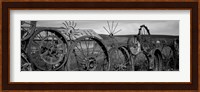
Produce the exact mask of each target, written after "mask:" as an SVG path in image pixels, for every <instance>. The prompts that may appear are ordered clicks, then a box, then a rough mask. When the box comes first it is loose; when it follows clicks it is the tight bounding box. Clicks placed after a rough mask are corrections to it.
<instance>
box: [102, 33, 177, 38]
mask: <svg viewBox="0 0 200 92" xmlns="http://www.w3.org/2000/svg"><path fill="white" fill-rule="evenodd" d="M99 35H100V36H101V37H102V38H103V39H108V38H109V36H108V35H106V34H99ZM132 36H135V35H115V37H127V38H129V37H132ZM151 38H170V39H178V38H179V36H174V35H151Z"/></svg>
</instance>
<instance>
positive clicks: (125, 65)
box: [109, 47, 132, 71]
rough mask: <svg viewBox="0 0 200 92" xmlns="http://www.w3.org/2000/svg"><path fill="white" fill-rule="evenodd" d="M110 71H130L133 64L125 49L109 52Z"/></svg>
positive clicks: (115, 49)
mask: <svg viewBox="0 0 200 92" xmlns="http://www.w3.org/2000/svg"><path fill="white" fill-rule="evenodd" d="M109 57H110V70H111V71H130V70H132V66H131V65H132V64H131V63H132V62H130V60H129V58H130V56H129V53H128V50H127V49H126V48H125V47H118V48H111V49H110V50H109Z"/></svg>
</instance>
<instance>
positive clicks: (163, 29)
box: [37, 20, 179, 35]
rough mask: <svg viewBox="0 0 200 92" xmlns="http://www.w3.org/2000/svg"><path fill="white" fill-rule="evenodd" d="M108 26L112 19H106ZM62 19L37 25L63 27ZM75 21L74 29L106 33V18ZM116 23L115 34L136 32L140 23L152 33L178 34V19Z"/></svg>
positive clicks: (121, 21) (115, 21) (40, 22)
mask: <svg viewBox="0 0 200 92" xmlns="http://www.w3.org/2000/svg"><path fill="white" fill-rule="evenodd" d="M108 21H109V23H110V27H111V26H112V21H110V20H108ZM63 22H64V21H60V20H59V21H57V20H52V21H49V20H48V21H38V22H37V26H38V27H39V26H40V27H65V26H64V25H63V24H62V23H63ZM74 22H76V23H77V26H76V29H93V30H94V31H95V32H97V33H98V34H108V33H107V32H106V30H105V29H104V28H103V26H104V27H106V28H107V29H109V28H108V24H107V20H74ZM117 23H118V26H117V28H116V31H117V30H120V29H121V30H122V31H120V32H118V33H117V34H116V35H130V34H137V33H138V29H139V28H140V25H143V24H144V25H146V26H147V27H148V28H149V30H150V33H151V34H152V35H154V34H155V35H158V34H159V35H179V21H178V20H114V26H115V25H116V24H117Z"/></svg>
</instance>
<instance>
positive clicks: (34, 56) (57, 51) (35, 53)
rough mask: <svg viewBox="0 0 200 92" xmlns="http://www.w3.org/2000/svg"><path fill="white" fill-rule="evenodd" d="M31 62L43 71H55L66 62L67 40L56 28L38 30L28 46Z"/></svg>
mask: <svg viewBox="0 0 200 92" xmlns="http://www.w3.org/2000/svg"><path fill="white" fill-rule="evenodd" d="M27 48H28V49H27V53H28V57H29V59H30V62H31V63H32V64H34V65H35V66H36V67H37V68H38V69H37V70H43V71H55V70H58V69H60V68H61V67H62V66H63V65H64V64H65V62H66V60H67V58H66V54H67V49H68V47H67V40H66V39H65V38H64V36H62V34H60V33H59V32H58V31H55V30H38V31H36V32H35V33H34V34H33V36H32V37H31V38H30V41H29V43H28V46H27Z"/></svg>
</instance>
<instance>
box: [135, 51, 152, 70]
mask: <svg viewBox="0 0 200 92" xmlns="http://www.w3.org/2000/svg"><path fill="white" fill-rule="evenodd" d="M131 58H132V59H133V62H132V63H133V65H132V66H133V67H134V70H135V71H148V69H149V58H148V56H147V55H146V54H145V53H143V52H139V53H138V54H137V55H132V56H131Z"/></svg>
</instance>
